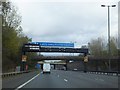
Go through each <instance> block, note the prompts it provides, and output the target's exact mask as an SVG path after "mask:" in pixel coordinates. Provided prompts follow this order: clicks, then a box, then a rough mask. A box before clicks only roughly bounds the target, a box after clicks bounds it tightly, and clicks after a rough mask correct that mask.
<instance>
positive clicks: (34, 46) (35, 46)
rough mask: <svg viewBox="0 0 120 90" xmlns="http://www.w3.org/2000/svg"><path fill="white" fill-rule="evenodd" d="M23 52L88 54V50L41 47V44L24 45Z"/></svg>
mask: <svg viewBox="0 0 120 90" xmlns="http://www.w3.org/2000/svg"><path fill="white" fill-rule="evenodd" d="M22 51H23V52H61V53H84V54H87V53H88V49H87V48H63V47H61V48H58V47H41V46H40V45H39V44H31V43H28V44H24V45H23V48H22Z"/></svg>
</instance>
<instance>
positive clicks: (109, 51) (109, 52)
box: [101, 5, 116, 71]
mask: <svg viewBox="0 0 120 90" xmlns="http://www.w3.org/2000/svg"><path fill="white" fill-rule="evenodd" d="M101 7H108V54H109V71H110V70H111V60H110V55H111V49H110V7H116V5H101Z"/></svg>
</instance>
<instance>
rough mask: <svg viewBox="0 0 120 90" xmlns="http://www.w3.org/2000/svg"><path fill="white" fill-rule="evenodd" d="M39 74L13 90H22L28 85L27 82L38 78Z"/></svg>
mask: <svg viewBox="0 0 120 90" xmlns="http://www.w3.org/2000/svg"><path fill="white" fill-rule="evenodd" d="M39 75H40V74H37V75H36V76H34V77H33V78H32V79H30V80H28V81H27V82H25V83H24V84H22V85H20V86H19V87H17V88H16V89H15V90H18V89H20V88H22V87H23V86H25V85H26V84H28V83H29V82H31V81H32V80H33V79H35V78H36V77H37V76H39Z"/></svg>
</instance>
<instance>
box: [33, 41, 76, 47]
mask: <svg viewBox="0 0 120 90" xmlns="http://www.w3.org/2000/svg"><path fill="white" fill-rule="evenodd" d="M32 43H33V44H39V45H40V46H54V47H74V43H54V42H32Z"/></svg>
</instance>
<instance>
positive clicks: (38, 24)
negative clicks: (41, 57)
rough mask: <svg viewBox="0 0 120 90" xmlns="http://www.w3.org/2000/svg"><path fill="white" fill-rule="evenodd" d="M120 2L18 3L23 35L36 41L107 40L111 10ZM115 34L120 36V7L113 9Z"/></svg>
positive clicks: (58, 0) (36, 0) (53, 0)
mask: <svg viewBox="0 0 120 90" xmlns="http://www.w3.org/2000/svg"><path fill="white" fill-rule="evenodd" d="M118 1H119V0H14V3H15V5H16V6H17V7H18V9H19V13H20V14H21V16H22V24H21V25H22V28H23V32H24V33H25V34H26V35H27V36H28V37H30V38H32V40H33V41H34V42H36V41H37V42H39V41H42V42H44V41H45V42H47V41H48V42H76V43H75V47H80V46H82V45H86V44H88V42H90V40H91V39H95V38H98V37H103V38H105V39H106V40H107V35H108V34H107V7H101V4H106V5H108V4H116V5H118ZM110 19H111V35H112V36H117V34H118V6H116V7H114V8H113V7H112V8H110Z"/></svg>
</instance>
